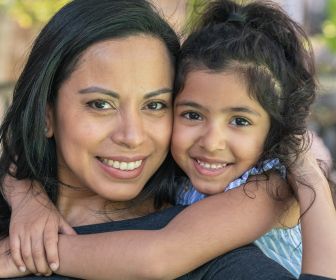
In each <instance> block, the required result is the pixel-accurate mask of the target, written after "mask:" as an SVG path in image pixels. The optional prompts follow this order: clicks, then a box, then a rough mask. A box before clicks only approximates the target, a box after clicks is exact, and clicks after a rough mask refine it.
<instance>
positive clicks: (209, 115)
mask: <svg viewBox="0 0 336 280" xmlns="http://www.w3.org/2000/svg"><path fill="white" fill-rule="evenodd" d="M174 116H175V118H174V129H173V138H172V153H173V156H174V158H175V160H176V162H177V163H178V164H179V165H180V167H181V168H182V169H183V170H184V171H185V172H186V174H187V175H188V177H189V178H190V180H191V182H192V184H193V185H194V186H195V188H196V189H197V190H198V191H200V192H202V193H205V194H215V193H219V192H222V191H223V190H224V189H225V187H226V186H227V185H228V183H230V182H231V181H233V180H234V179H236V178H237V177H239V176H240V175H241V174H242V173H243V172H245V171H246V170H248V169H249V168H250V167H252V166H254V165H255V163H256V162H257V161H258V159H259V157H260V155H261V153H262V151H263V145H264V141H265V139H266V136H267V134H268V131H269V127H270V118H269V116H268V114H267V113H266V111H265V110H264V109H263V108H262V107H261V105H260V104H259V103H258V102H257V101H256V100H254V99H252V98H251V97H250V95H249V93H248V90H247V88H246V86H245V84H244V81H243V79H242V78H241V77H240V76H238V75H237V74H235V73H233V72H230V73H225V72H219V73H218V72H210V71H206V70H203V71H202V70H196V71H192V72H190V73H188V74H187V77H186V81H185V84H184V88H183V90H182V92H180V93H179V94H178V96H177V98H176V101H175V113H174Z"/></svg>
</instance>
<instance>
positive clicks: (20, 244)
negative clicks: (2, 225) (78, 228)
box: [4, 175, 76, 275]
mask: <svg viewBox="0 0 336 280" xmlns="http://www.w3.org/2000/svg"><path fill="white" fill-rule="evenodd" d="M4 184H5V189H6V198H7V199H8V201H9V204H10V205H11V207H12V215H11V222H10V228H9V237H10V242H9V243H10V251H11V255H12V258H13V261H14V263H15V264H16V265H17V267H18V268H19V270H20V271H22V272H24V271H26V270H27V269H28V270H29V271H30V272H31V273H34V274H43V275H50V274H51V273H52V271H55V270H57V269H58V267H59V257H58V247H57V244H58V234H59V233H63V234H70V235H74V234H76V232H75V231H74V230H73V229H72V227H71V226H70V225H69V224H68V223H67V222H66V221H65V220H64V219H63V217H62V216H61V215H60V213H59V212H58V211H57V209H56V207H55V206H54V205H53V204H52V203H51V202H50V200H49V198H48V196H47V195H46V194H45V193H44V191H43V190H42V188H41V187H40V186H39V185H37V184H36V183H32V182H31V181H28V180H22V181H18V180H16V179H14V178H13V177H11V176H9V175H8V176H6V178H5V180H4Z"/></svg>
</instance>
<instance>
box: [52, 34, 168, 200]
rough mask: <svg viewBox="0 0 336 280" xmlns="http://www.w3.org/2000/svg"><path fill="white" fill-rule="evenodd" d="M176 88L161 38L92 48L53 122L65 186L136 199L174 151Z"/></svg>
mask: <svg viewBox="0 0 336 280" xmlns="http://www.w3.org/2000/svg"><path fill="white" fill-rule="evenodd" d="M172 84H173V67H172V64H171V61H170V58H169V54H168V51H167V49H166V47H165V45H164V44H163V43H162V42H161V41H160V40H158V39H156V38H153V37H150V36H145V35H138V36H130V37H126V38H122V39H116V40H109V41H104V42H100V43H97V44H94V45H93V46H91V47H90V48H88V49H87V50H86V51H85V52H84V53H83V55H82V56H81V58H80V60H79V62H78V64H77V66H76V68H75V70H74V72H73V73H72V74H71V76H70V77H69V79H68V80H66V81H65V82H64V83H63V85H62V86H61V88H60V90H59V92H58V97H57V101H56V103H55V106H54V108H51V109H50V110H49V112H48V114H47V119H48V124H49V127H50V131H49V133H50V134H51V133H52V134H53V135H54V137H55V141H56V146H57V156H58V170H59V179H60V180H61V181H62V182H63V183H66V184H69V185H71V186H76V187H77V186H78V187H84V188H86V189H89V190H90V191H92V192H93V193H96V194H98V195H99V196H101V197H104V198H106V199H109V200H112V201H126V200H130V199H132V198H134V197H136V196H137V195H138V194H139V192H140V191H141V190H142V188H143V187H144V185H145V184H146V182H147V181H148V180H149V178H150V177H151V176H152V175H153V173H154V172H155V171H156V170H157V168H158V167H159V166H160V165H161V163H162V162H163V160H164V159H165V157H166V154H167V151H168V149H169V142H170V136H171V129H172V104H171V103H172Z"/></svg>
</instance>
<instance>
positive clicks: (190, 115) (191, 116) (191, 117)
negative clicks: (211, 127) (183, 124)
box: [182, 112, 203, 121]
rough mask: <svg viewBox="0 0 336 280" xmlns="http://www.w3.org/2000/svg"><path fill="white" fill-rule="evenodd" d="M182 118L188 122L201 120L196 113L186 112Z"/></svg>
mask: <svg viewBox="0 0 336 280" xmlns="http://www.w3.org/2000/svg"><path fill="white" fill-rule="evenodd" d="M182 116H183V117H184V118H186V119H188V120H196V121H200V120H202V119H203V118H202V116H201V115H200V114H198V113H196V112H186V113H183V114H182Z"/></svg>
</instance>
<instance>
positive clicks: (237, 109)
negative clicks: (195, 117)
mask: <svg viewBox="0 0 336 280" xmlns="http://www.w3.org/2000/svg"><path fill="white" fill-rule="evenodd" d="M175 106H176V107H183V106H187V107H193V108H195V109H199V110H203V111H206V112H209V109H207V108H206V107H204V106H202V105H201V104H199V103H196V102H194V101H187V100H185V101H184V100H182V101H179V102H176V104H175ZM221 112H222V113H228V112H229V113H232V112H234V113H247V114H252V115H255V116H258V117H261V115H260V113H259V112H256V111H255V110H253V109H251V108H250V107H248V106H242V107H228V108H224V109H222V110H221Z"/></svg>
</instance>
